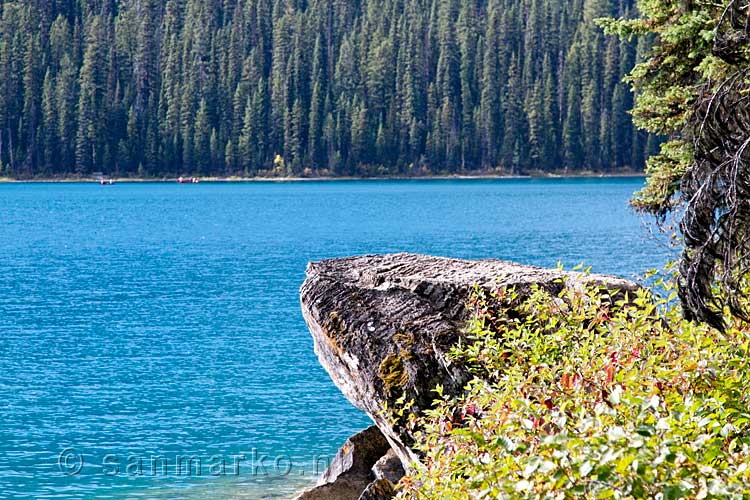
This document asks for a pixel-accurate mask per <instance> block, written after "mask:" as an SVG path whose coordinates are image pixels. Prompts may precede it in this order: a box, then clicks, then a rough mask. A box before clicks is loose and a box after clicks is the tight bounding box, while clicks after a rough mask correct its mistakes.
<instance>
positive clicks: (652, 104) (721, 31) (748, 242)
mask: <svg viewBox="0 0 750 500" xmlns="http://www.w3.org/2000/svg"><path fill="white" fill-rule="evenodd" d="M638 6H639V8H640V11H641V13H642V18H640V19H638V20H621V21H611V20H610V21H605V22H604V24H605V26H606V27H607V28H608V29H609V30H610V31H611V32H617V33H620V34H621V35H624V36H626V37H632V36H633V35H638V36H642V37H643V36H645V37H647V38H654V37H655V42H656V43H655V45H654V48H653V49H652V51H651V53H650V54H649V55H648V57H647V59H646V61H645V62H643V63H642V64H639V65H638V66H636V68H635V70H634V71H633V73H632V74H631V76H630V80H631V82H632V83H633V85H634V87H635V89H636V91H637V92H638V96H637V100H636V106H635V112H634V115H635V119H636V123H637V124H638V125H640V126H641V127H643V128H644V129H646V130H649V131H651V132H653V133H657V134H662V135H669V136H670V137H671V140H670V141H669V142H667V143H665V144H664V145H663V146H662V151H661V153H660V154H658V155H656V156H654V157H652V158H651V159H650V160H649V166H648V173H649V176H650V177H649V181H648V185H647V187H646V188H645V189H644V190H643V191H642V192H641V193H639V194H638V195H637V197H636V199H635V200H634V205H635V206H636V207H638V208H640V209H642V210H644V211H647V212H651V213H653V214H655V215H657V216H659V217H662V218H663V217H666V216H667V215H668V214H670V213H676V214H677V215H678V216H679V217H680V218H681V224H680V227H681V232H682V236H683V240H684V252H683V256H682V262H681V267H680V275H681V280H680V297H681V299H682V302H683V305H684V307H685V310H686V313H687V315H688V316H689V317H690V318H695V319H699V320H702V321H706V322H708V323H711V324H712V325H714V326H717V327H720V328H721V327H722V326H723V322H722V311H723V309H724V307H728V308H729V309H730V310H731V312H732V313H734V314H735V315H737V316H739V317H742V318H745V319H750V311H749V310H748V308H747V306H746V299H747V297H745V296H744V294H743V292H742V291H741V290H743V289H745V288H746V287H745V285H746V284H747V279H748V278H749V277H750V4H749V3H748V2H746V1H744V0H729V1H725V2H724V3H723V4H722V3H717V2H708V1H700V0H695V1H685V0H679V1H675V0H671V1H663V0H659V1H654V0H641V1H640V2H639V3H638Z"/></svg>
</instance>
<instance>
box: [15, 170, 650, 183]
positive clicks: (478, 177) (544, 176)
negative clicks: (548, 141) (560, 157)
mask: <svg viewBox="0 0 750 500" xmlns="http://www.w3.org/2000/svg"><path fill="white" fill-rule="evenodd" d="M618 177H621V178H622V177H628V178H629V177H633V178H637V177H646V174H645V173H644V172H634V171H622V172H611V173H598V172H580V173H576V172H570V173H564V172H561V173H544V174H519V175H510V174H476V175H472V174H465V175H415V176H349V177H332V176H323V177H217V176H208V177H196V178H197V179H198V180H199V181H200V183H216V184H218V183H243V182H246V183H253V182H274V183H286V182H329V181H390V180H393V181H419V180H492V179H589V178H602V179H610V178H618ZM104 179H106V180H108V181H109V180H112V181H114V182H115V183H117V184H139V183H177V182H178V178H176V177H153V178H150V177H146V178H134V177H104ZM99 181H100V179H99V178H95V177H42V178H32V179H16V178H12V177H0V184H74V183H88V182H99ZM188 184H189V183H188Z"/></svg>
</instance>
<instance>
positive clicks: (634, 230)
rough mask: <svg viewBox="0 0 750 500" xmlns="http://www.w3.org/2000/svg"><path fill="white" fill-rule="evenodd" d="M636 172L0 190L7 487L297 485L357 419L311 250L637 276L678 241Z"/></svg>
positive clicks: (38, 494) (17, 490) (2, 483)
mask: <svg viewBox="0 0 750 500" xmlns="http://www.w3.org/2000/svg"><path fill="white" fill-rule="evenodd" d="M641 183H642V180H641V179H588V180H584V179H578V180H497V181H494V180H493V181H413V182H410V181H398V182H396V181H391V182H374V181H373V182H320V183H317V182H316V183H313V182H309V183H288V184H273V183H267V184H266V183H263V184H223V185H216V184H211V185H209V184H201V185H196V186H180V185H176V184H175V185H172V184H137V185H136V184H133V185H125V184H122V185H116V186H112V187H101V186H98V185H94V184H14V185H9V184H6V185H0V262H2V264H3V269H2V271H1V272H0V335H1V337H0V496H6V497H22V496H27V497H30V498H53V497H57V498H71V497H86V498H94V497H96V498H104V497H122V498H124V497H130V498H132V497H149V498H151V497H161V498H180V497H183V498H187V497H190V498H224V497H226V498H253V499H255V498H285V497H289V496H290V495H291V492H293V491H294V490H295V489H296V488H299V487H300V486H301V485H305V484H307V483H308V482H309V481H312V480H314V475H315V469H316V467H315V466H314V463H318V464H319V465H318V468H321V467H322V465H320V463H321V462H320V461H319V460H320V459H321V458H323V459H324V458H325V457H328V456H332V455H333V454H334V453H335V451H336V449H337V448H338V446H339V445H340V444H341V443H342V442H343V441H344V440H345V439H346V438H347V437H348V436H349V435H351V434H352V433H354V432H355V431H357V430H360V429H362V428H364V427H366V426H367V425H368V419H367V418H366V417H365V416H363V415H362V414H361V413H360V412H359V411H357V410H356V409H355V408H353V407H352V406H351V405H350V404H349V403H348V402H347V401H346V400H345V399H344V398H343V397H342V396H341V394H340V393H339V392H338V390H337V389H336V388H335V387H334V386H333V384H332V383H331V382H330V380H329V378H328V376H327V375H326V374H325V372H324V371H323V370H322V368H320V366H319V365H318V363H317V361H316V359H315V356H314V354H313V350H312V341H311V339H310V336H309V334H308V332H307V330H306V328H305V325H304V322H303V320H302V318H301V315H300V313H299V302H298V288H299V285H300V284H301V282H302V280H303V279H304V272H305V265H306V263H307V262H308V261H310V260H316V259H322V258H327V257H337V256H345V255H352V254H364V253H380V252H399V251H411V252H423V253H430V254H438V255H445V256H453V257H468V258H483V257H497V258H503V259H512V260H516V261H520V262H523V263H530V264H538V265H543V266H554V265H555V264H556V263H557V262H558V261H561V262H563V263H564V264H565V265H566V266H568V267H570V266H572V265H575V264H577V263H579V262H581V261H585V262H586V263H588V264H591V265H593V266H594V270H595V271H600V272H606V273H614V274H620V275H623V276H632V275H634V274H636V273H640V272H641V271H644V270H646V269H647V268H650V267H653V266H656V265H658V264H659V263H660V262H663V261H665V260H666V259H667V254H668V252H669V250H668V248H667V247H666V246H665V245H664V244H663V243H662V242H661V240H660V239H658V238H655V237H653V236H650V235H649V232H648V230H647V229H646V228H645V227H644V226H643V224H642V222H641V220H640V219H639V218H638V217H637V216H636V215H635V214H633V213H632V212H630V211H629V209H628V208H627V200H628V197H629V196H630V194H631V193H632V192H633V191H635V190H637V189H638V188H639V187H640V185H641ZM64 450H67V451H66V452H65V454H64V455H63V457H62V459H60V456H61V452H63V451H64ZM264 456H265V457H266V458H265V459H263V457H264ZM151 457H157V459H156V460H157V461H155V462H152V459H151ZM179 457H193V461H192V462H191V463H190V465H191V471H192V475H187V469H188V463H187V460H185V462H183V463H182V467H181V468H178V467H177V466H176V463H177V462H178V458H179ZM197 458H201V463H200V464H198V463H197V462H198V460H197ZM165 460H166V462H167V464H168V466H167V468H166V469H164V468H163V463H164V461H165ZM222 463H223V464H224V468H223V470H222ZM290 467H291V471H290V472H289V473H288V474H287V471H288V470H289V468H290ZM78 469H81V470H80V471H79V470H78ZM198 469H200V472H202V474H201V475H200V476H198V474H197V472H198Z"/></svg>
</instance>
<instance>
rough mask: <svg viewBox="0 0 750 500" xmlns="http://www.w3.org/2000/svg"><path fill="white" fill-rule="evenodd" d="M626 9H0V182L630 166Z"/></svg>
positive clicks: (551, 1)
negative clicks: (609, 20) (619, 23)
mask: <svg viewBox="0 0 750 500" xmlns="http://www.w3.org/2000/svg"><path fill="white" fill-rule="evenodd" d="M633 2H634V0H571V1H560V0H358V1H348V0H347V1H344V0H49V1H40V0H24V1H8V0H0V87H1V88H0V163H1V164H2V165H1V167H0V168H1V170H0V175H9V176H13V177H34V176H42V177H43V176H53V175H70V174H81V175H86V174H90V173H92V172H96V171H101V172H104V173H105V174H109V175H119V176H130V175H133V176H135V175H152V176H160V175H178V174H191V173H192V174H199V175H210V174H213V175H316V174H317V175H339V176H343V175H411V174H429V173H460V172H467V171H472V170H487V169H495V168H502V169H504V170H505V171H507V172H519V171H530V170H541V171H553V170H554V171H561V170H564V169H570V170H577V169H586V170H596V171H603V172H607V171H612V170H613V169H616V168H621V167H632V168H635V169H639V168H641V167H642V166H643V164H644V162H645V158H646V157H647V156H648V155H649V154H650V153H652V152H653V151H654V148H655V147H656V146H657V142H658V141H656V140H655V139H654V138H653V137H652V136H649V135H648V134H646V133H643V132H639V131H638V130H636V129H635V128H634V126H633V125H632V124H630V123H629V121H628V116H627V112H628V110H629V109H630V108H631V107H632V102H633V101H632V95H631V93H630V92H629V90H628V89H627V87H626V86H625V85H624V84H623V83H622V81H621V80H622V77H623V76H624V75H625V74H626V73H627V72H628V71H629V70H630V69H631V68H632V67H633V65H634V63H635V61H636V59H637V58H638V55H639V53H641V52H643V51H644V49H645V47H646V45H644V44H636V43H629V42H622V41H620V40H617V39H616V38H613V37H610V38H607V37H605V36H604V34H603V33H602V32H601V30H599V29H597V27H596V26H595V25H594V24H593V22H592V21H593V19H595V18H597V17H602V16H623V17H626V18H627V17H631V16H632V15H633V14H634V12H632V11H633ZM277 156H279V157H280V158H281V159H283V160H284V162H283V165H284V168H281V169H278V168H276V169H275V168H274V160H275V159H276V158H277Z"/></svg>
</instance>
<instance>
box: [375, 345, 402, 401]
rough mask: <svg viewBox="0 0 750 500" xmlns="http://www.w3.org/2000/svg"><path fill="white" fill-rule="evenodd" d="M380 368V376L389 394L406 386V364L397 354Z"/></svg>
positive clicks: (390, 357) (387, 359)
mask: <svg viewBox="0 0 750 500" xmlns="http://www.w3.org/2000/svg"><path fill="white" fill-rule="evenodd" d="M378 368H379V369H378V376H379V377H380V380H382V381H383V384H384V385H385V388H386V390H387V391H388V392H389V393H390V392H391V391H393V390H396V389H402V388H403V387H404V386H405V385H406V382H407V381H408V378H407V374H406V370H405V369H404V362H403V360H402V359H401V357H400V356H398V355H397V354H390V355H389V356H388V357H386V358H385V359H384V360H383V361H382V362H381V363H380V366H379V367H378Z"/></svg>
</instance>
